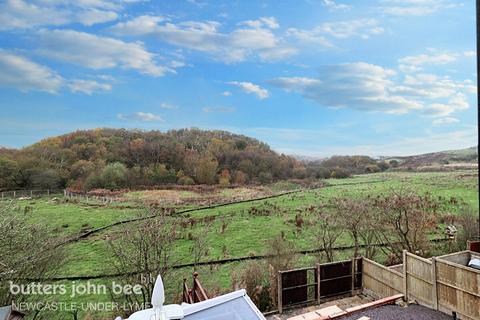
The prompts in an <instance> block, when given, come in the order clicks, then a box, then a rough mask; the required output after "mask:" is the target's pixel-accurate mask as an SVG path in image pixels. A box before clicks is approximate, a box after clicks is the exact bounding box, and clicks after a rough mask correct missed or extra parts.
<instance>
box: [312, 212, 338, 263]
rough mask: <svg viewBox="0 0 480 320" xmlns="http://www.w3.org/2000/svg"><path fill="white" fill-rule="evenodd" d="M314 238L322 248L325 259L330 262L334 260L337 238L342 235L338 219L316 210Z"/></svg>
mask: <svg viewBox="0 0 480 320" xmlns="http://www.w3.org/2000/svg"><path fill="white" fill-rule="evenodd" d="M316 225H317V228H316V231H317V233H316V238H317V241H318V242H319V243H320V245H321V246H322V249H323V252H324V254H325V258H326V260H327V261H328V262H332V261H333V260H334V258H335V246H336V243H337V240H338V238H340V236H341V235H342V234H343V229H342V227H341V224H340V220H339V217H338V216H337V215H335V214H332V213H330V212H326V211H322V210H321V209H319V210H318V209H317V221H316Z"/></svg>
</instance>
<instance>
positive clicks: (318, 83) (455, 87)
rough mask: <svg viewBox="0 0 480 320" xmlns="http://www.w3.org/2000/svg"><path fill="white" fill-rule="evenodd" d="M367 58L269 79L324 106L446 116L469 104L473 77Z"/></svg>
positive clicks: (467, 106)
mask: <svg viewBox="0 0 480 320" xmlns="http://www.w3.org/2000/svg"><path fill="white" fill-rule="evenodd" d="M400 76H401V75H399V74H398V72H396V71H395V70H391V69H386V68H383V67H381V66H377V65H373V64H368V63H365V62H357V63H347V64H340V65H332V66H324V67H322V68H321V69H320V70H319V75H318V77H315V78H306V77H280V78H276V79H273V80H271V81H270V82H271V83H272V84H273V85H275V86H277V87H280V88H282V89H284V90H285V91H289V92H296V93H299V94H301V95H302V96H304V97H305V98H307V99H310V100H313V101H315V102H317V103H319V104H320V105H322V106H324V107H333V108H351V109H355V110H365V111H377V112H385V113H391V114H405V113H408V112H411V111H414V110H417V111H420V112H421V113H422V114H424V115H428V116H435V117H440V116H441V117H445V116H447V115H450V114H452V113H454V112H457V111H462V110H465V109H467V108H469V103H468V98H467V96H466V94H469V93H471V92H472V90H471V83H470V81H463V82H461V81H454V80H452V79H450V78H449V77H438V76H436V75H432V74H418V75H406V76H404V77H403V79H402V78H401V77H400Z"/></svg>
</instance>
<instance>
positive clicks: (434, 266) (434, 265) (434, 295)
mask: <svg viewBox="0 0 480 320" xmlns="http://www.w3.org/2000/svg"><path fill="white" fill-rule="evenodd" d="M432 284H433V286H432V291H433V292H432V300H433V309H434V310H438V292H437V260H436V259H435V257H433V258H432Z"/></svg>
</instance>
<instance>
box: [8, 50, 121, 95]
mask: <svg viewBox="0 0 480 320" xmlns="http://www.w3.org/2000/svg"><path fill="white" fill-rule="evenodd" d="M99 78H101V79H103V80H104V81H112V78H111V77H109V76H104V75H103V76H99ZM0 86H3V87H10V88H15V89H18V90H21V91H25V92H27V91H32V90H35V91H43V92H48V93H52V94H55V93H57V92H58V91H60V90H61V89H64V88H68V89H69V90H70V91H71V92H73V93H84V94H88V95H91V94H92V93H94V92H97V91H110V90H111V89H112V85H111V84H110V83H107V82H103V83H102V82H98V81H95V80H85V79H73V80H68V79H64V78H63V77H61V76H60V75H59V74H57V73H56V72H54V71H53V70H51V69H50V68H48V67H46V66H43V65H40V64H38V63H35V62H33V61H31V60H29V59H27V58H25V57H22V56H19V55H16V54H13V53H9V52H7V51H4V50H0Z"/></svg>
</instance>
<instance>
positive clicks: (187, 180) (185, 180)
mask: <svg viewBox="0 0 480 320" xmlns="http://www.w3.org/2000/svg"><path fill="white" fill-rule="evenodd" d="M177 183H178V184H181V185H184V186H191V185H194V184H195V181H193V179H192V178H190V177H189V176H183V177H180V178H179V179H178V181H177Z"/></svg>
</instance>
